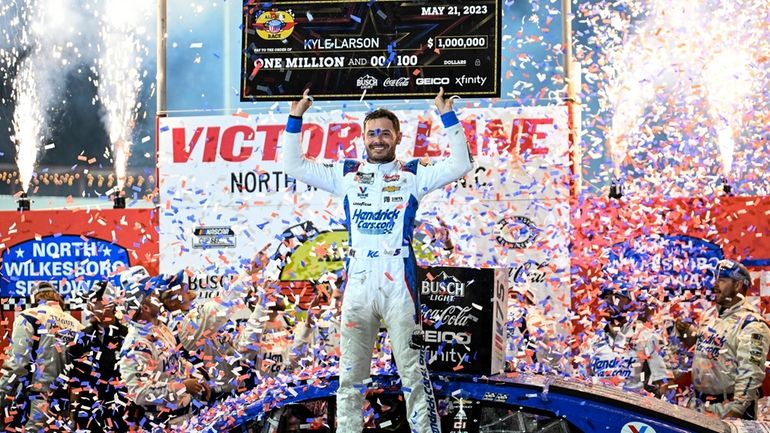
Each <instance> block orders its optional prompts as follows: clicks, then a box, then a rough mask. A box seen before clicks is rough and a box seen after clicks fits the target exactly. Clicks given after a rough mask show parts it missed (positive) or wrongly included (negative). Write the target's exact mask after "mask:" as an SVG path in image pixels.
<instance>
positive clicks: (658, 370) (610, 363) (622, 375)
mask: <svg viewBox="0 0 770 433" xmlns="http://www.w3.org/2000/svg"><path fill="white" fill-rule="evenodd" d="M590 353H591V374H592V376H593V377H595V378H597V379H598V380H599V381H600V382H604V383H608V384H613V385H616V386H620V387H622V388H624V389H627V390H629V391H636V392H641V391H642V390H643V389H644V386H645V385H651V384H653V383H654V382H657V381H659V380H665V379H670V378H672V375H671V373H670V372H669V368H668V367H667V365H666V360H665V354H666V351H665V348H664V346H663V343H662V340H661V338H660V336H659V335H658V334H657V333H656V332H655V330H654V329H650V328H648V327H647V326H645V324H644V323H642V322H633V323H626V324H625V325H624V326H623V327H621V328H619V329H617V331H616V333H615V335H610V334H609V332H607V331H604V332H603V333H602V335H597V336H596V337H595V338H594V340H593V341H592V342H591V352H590ZM645 364H647V367H648V369H649V373H648V374H645V371H644V370H645ZM645 376H646V377H645Z"/></svg>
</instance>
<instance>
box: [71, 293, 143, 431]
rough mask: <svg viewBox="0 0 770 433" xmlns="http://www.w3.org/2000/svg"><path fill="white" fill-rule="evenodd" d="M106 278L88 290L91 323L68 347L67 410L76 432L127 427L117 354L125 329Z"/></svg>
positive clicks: (125, 400) (126, 401)
mask: <svg viewBox="0 0 770 433" xmlns="http://www.w3.org/2000/svg"><path fill="white" fill-rule="evenodd" d="M111 288H112V287H111V285H110V283H109V282H107V281H100V282H98V283H96V284H95V285H94V286H93V287H92V289H91V291H90V292H89V293H88V298H87V302H88V304H87V309H88V311H89V312H90V323H89V325H88V326H87V327H86V328H85V329H83V331H82V332H81V333H80V335H79V337H78V339H77V340H76V341H75V343H74V345H73V346H72V347H71V348H70V350H69V358H70V362H69V371H68V374H67V376H68V377H69V378H70V399H71V405H70V409H71V411H72V418H73V421H74V422H75V427H76V429H77V431H83V432H112V431H114V432H125V431H128V430H129V426H128V422H127V420H126V418H127V415H128V414H127V407H128V399H127V398H126V388H125V386H124V385H123V382H122V381H121V379H120V371H119V370H118V362H117V361H118V360H117V357H118V353H119V351H120V347H121V346H122V345H123V340H124V339H125V337H126V333H127V332H128V329H127V328H126V327H125V326H123V325H122V324H121V323H120V322H119V321H118V320H117V319H116V317H115V299H113V296H112V294H113V293H114V290H111Z"/></svg>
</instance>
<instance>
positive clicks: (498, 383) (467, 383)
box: [191, 373, 731, 433]
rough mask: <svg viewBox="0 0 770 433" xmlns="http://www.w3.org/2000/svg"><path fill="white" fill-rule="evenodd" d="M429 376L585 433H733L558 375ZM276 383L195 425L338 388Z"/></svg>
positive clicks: (700, 417) (322, 381) (445, 389)
mask: <svg viewBox="0 0 770 433" xmlns="http://www.w3.org/2000/svg"><path fill="white" fill-rule="evenodd" d="M431 376H432V378H433V383H434V387H435V388H436V390H437V394H439V395H440V396H443V397H445V398H447V397H454V398H466V399H473V400H477V401H482V402H483V401H487V402H490V404H496V405H506V406H510V407H519V408H524V409H529V410H537V411H546V412H551V413H555V414H557V415H559V416H563V417H565V418H566V419H567V420H568V421H569V422H571V423H573V424H575V425H576V426H577V427H578V428H580V429H582V430H583V431H586V432H587V431H594V428H587V427H586V426H592V427H596V426H605V427H603V428H601V429H600V430H602V431H605V430H606V431H621V430H622V428H623V427H624V425H625V424H627V423H628V422H636V421H635V420H641V421H640V422H642V421H643V422H646V423H649V424H650V426H654V427H655V428H654V429H652V431H656V432H659V433H660V432H661V431H664V432H665V431H669V432H679V431H687V432H693V433H695V432H705V433H712V432H717V433H726V432H730V431H731V427H730V425H728V424H727V423H725V422H723V421H721V420H719V419H717V418H715V417H711V416H707V415H704V414H702V413H699V412H696V411H694V410H691V409H687V408H684V407H680V406H676V405H673V404H670V403H667V402H665V401H661V400H658V399H655V398H652V397H645V396H642V395H639V394H635V393H632V392H629V391H624V390H622V389H620V388H615V387H610V386H605V385H601V384H590V383H585V382H580V381H578V380H575V379H567V378H563V377H559V376H552V375H535V374H504V375H492V376H479V375H471V374H447V373H433V374H432V375H431ZM306 377H308V376H306ZM288 378H289V377H288V376H286V377H285V378H284V379H286V380H288ZM279 382H280V381H278V382H274V383H269V384H268V385H266V386H260V387H258V388H257V389H255V390H253V391H250V393H251V395H250V396H248V397H247V398H246V399H245V400H244V399H242V398H237V400H238V401H237V402H233V401H226V402H224V403H222V404H221V405H222V406H221V407H219V408H215V409H214V410H213V411H209V412H208V414H203V415H202V416H199V417H196V420H197V423H195V424H194V425H198V426H212V424H214V426H215V427H216V429H217V431H226V430H227V429H229V428H232V427H235V426H237V425H240V424H243V423H246V422H251V421H253V420H254V419H258V418H260V417H262V416H264V415H265V413H267V412H270V411H271V410H273V409H275V408H278V407H282V406H285V405H288V404H293V403H301V402H304V401H309V400H315V399H319V398H332V397H333V396H334V395H335V393H336V390H337V377H336V376H332V375H327V376H325V377H314V378H313V379H312V380H305V381H300V382H298V383H297V382H295V383H289V382H288V381H285V382H283V383H279ZM399 384H400V380H399V378H398V376H396V375H387V374H380V375H375V376H372V384H371V385H372V386H376V387H377V388H379V389H383V390H385V392H386V393H392V394H396V393H398V392H400V385H399ZM247 402H248V403H247ZM246 403H247V404H246ZM233 408H237V410H233ZM656 423H657V424H656ZM661 426H663V427H661ZM191 427H192V425H191ZM596 431H599V430H596Z"/></svg>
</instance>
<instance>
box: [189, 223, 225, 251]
mask: <svg viewBox="0 0 770 433" xmlns="http://www.w3.org/2000/svg"><path fill="white" fill-rule="evenodd" d="M192 247H193V248H233V247H235V232H233V229H231V228H230V227H195V230H193V241H192Z"/></svg>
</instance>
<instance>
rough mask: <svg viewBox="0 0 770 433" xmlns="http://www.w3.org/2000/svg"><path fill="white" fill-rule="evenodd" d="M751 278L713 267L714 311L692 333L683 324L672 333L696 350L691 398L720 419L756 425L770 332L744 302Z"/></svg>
mask: <svg viewBox="0 0 770 433" xmlns="http://www.w3.org/2000/svg"><path fill="white" fill-rule="evenodd" d="M750 286H751V275H750V274H749V271H748V270H747V269H746V267H745V266H743V265H741V264H740V263H737V262H734V261H732V260H721V261H720V262H719V264H718V266H717V282H716V287H715V288H714V290H715V292H716V304H717V305H716V308H715V310H710V311H709V312H707V313H706V315H705V317H706V321H705V323H703V324H701V326H700V327H695V326H693V325H692V324H688V323H686V322H684V321H682V320H678V321H677V322H676V329H677V331H678V332H679V333H680V334H681V335H682V336H683V340H684V341H685V343H686V344H687V345H688V346H691V345H692V344H693V343H694V344H695V355H694V357H693V361H692V379H693V385H694V387H695V391H696V397H697V398H698V399H699V400H700V403H703V404H704V406H703V407H702V408H703V409H705V410H706V411H707V412H711V413H714V414H716V415H718V416H719V417H720V418H743V419H756V414H757V412H756V403H757V400H758V399H759V397H760V392H761V387H762V381H763V380H764V378H765V360H766V359H767V352H768V347H770V328H768V324H767V322H765V321H764V319H763V318H762V316H761V314H759V312H757V310H756V309H755V308H754V307H753V306H752V305H751V304H750V303H749V301H748V300H747V299H746V297H745V296H746V292H747V290H748V288H749V287H750Z"/></svg>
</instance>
